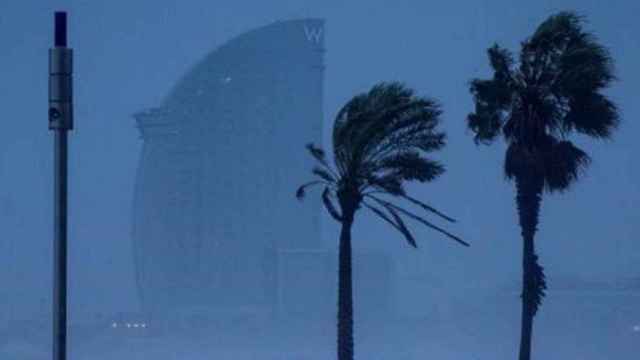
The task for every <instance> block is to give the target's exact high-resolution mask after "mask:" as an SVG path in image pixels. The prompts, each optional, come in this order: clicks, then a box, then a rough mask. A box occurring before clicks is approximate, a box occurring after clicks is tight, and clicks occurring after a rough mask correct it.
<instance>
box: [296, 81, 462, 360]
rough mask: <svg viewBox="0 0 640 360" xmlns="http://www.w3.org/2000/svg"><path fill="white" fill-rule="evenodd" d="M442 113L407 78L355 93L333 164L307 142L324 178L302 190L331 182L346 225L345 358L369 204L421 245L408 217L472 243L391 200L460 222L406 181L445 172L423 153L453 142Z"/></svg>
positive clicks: (341, 337)
mask: <svg viewBox="0 0 640 360" xmlns="http://www.w3.org/2000/svg"><path fill="white" fill-rule="evenodd" d="M441 113H442V111H441V110H440V105H439V104H438V103H436V102H435V101H434V100H431V99H427V98H421V97H417V96H415V95H414V91H413V90H411V89H409V88H407V87H405V86H404V85H402V84H400V83H397V82H393V83H380V84H377V85H375V86H373V88H371V90H369V91H368V92H366V93H362V94H359V95H357V96H355V97H354V98H352V99H351V100H350V101H349V102H347V104H346V105H344V106H343V107H342V109H340V111H339V112H338V114H337V116H336V119H335V123H334V127H333V157H334V166H332V165H330V163H329V161H328V160H327V157H326V155H325V152H324V151H323V150H322V149H320V148H318V147H316V146H314V145H313V144H309V145H307V149H308V150H309V152H310V153H311V155H312V156H313V158H314V159H315V160H316V161H317V163H318V164H317V166H316V167H315V168H314V169H313V174H314V175H316V176H317V179H316V180H315V181H312V182H309V183H306V184H304V185H302V186H301V187H300V188H299V189H298V190H297V192H296V197H297V198H298V199H302V198H303V197H304V195H305V189H306V188H308V187H311V186H317V185H320V186H323V187H324V191H323V192H322V201H323V204H324V206H325V207H326V209H327V211H328V212H329V214H330V215H331V216H332V217H333V218H334V219H335V220H336V221H338V222H339V223H340V224H341V226H342V230H341V232H340V245H339V279H338V282H339V284H338V341H337V346H338V360H352V359H353V291H352V267H351V266H352V264H351V226H352V225H353V221H354V217H355V214H356V212H357V211H358V210H359V209H360V208H361V206H364V207H366V208H367V209H369V210H371V211H372V212H373V213H374V214H375V215H377V216H378V217H380V218H381V219H382V220H384V221H385V222H387V223H389V224H390V225H391V226H392V227H393V228H395V229H396V230H398V231H399V232H400V233H401V234H402V235H403V236H404V238H405V239H406V240H407V241H408V242H409V244H410V245H411V246H413V247H416V245H417V244H416V241H415V238H414V237H413V235H412V233H411V232H410V231H409V229H408V227H407V226H406V225H405V222H404V220H403V217H407V218H410V219H412V220H415V221H418V222H419V223H421V224H423V225H425V226H427V227H429V228H431V229H434V230H436V231H438V232H440V233H442V234H444V235H446V236H447V237H449V238H451V239H453V240H455V241H457V242H459V243H461V244H464V245H466V246H468V244H467V243H466V242H464V241H462V240H461V239H460V238H458V237H457V236H455V235H453V234H450V233H449V232H447V231H445V230H444V229H442V228H440V227H438V226H436V225H434V224H432V223H431V222H429V221H427V220H426V219H424V218H423V217H421V216H419V215H417V214H416V213H415V212H412V211H409V210H406V209H405V208H402V207H400V206H397V205H395V204H394V203H393V202H391V201H390V198H399V199H403V200H406V201H408V202H409V203H411V204H413V205H416V206H418V207H420V208H421V209H422V210H424V211H428V212H430V213H432V214H435V215H437V216H439V217H441V218H443V219H445V220H447V221H450V222H453V221H454V220H453V219H451V218H450V217H448V216H446V215H444V214H443V213H441V212H440V211H438V210H436V209H434V208H433V207H431V206H429V205H427V204H425V203H424V202H422V201H420V200H417V199H415V198H413V197H410V196H409V195H407V194H406V192H405V190H404V187H403V182H405V181H419V182H429V181H432V180H434V179H436V178H437V177H438V176H439V175H441V174H442V173H443V172H444V167H443V166H442V165H441V164H440V163H438V162H436V161H433V160H430V159H427V158H425V157H423V153H427V152H431V151H435V150H439V149H441V148H442V147H443V146H444V145H445V134H444V133H442V132H439V131H437V130H436V126H437V125H438V124H439V122H440V114H441ZM335 200H337V205H338V206H336V205H335Z"/></svg>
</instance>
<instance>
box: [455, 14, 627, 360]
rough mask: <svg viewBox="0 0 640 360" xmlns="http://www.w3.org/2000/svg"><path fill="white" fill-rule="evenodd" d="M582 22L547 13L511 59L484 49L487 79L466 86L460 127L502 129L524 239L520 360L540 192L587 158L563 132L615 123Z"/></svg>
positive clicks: (592, 131) (478, 131) (600, 130)
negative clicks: (467, 110) (469, 104)
mask: <svg viewBox="0 0 640 360" xmlns="http://www.w3.org/2000/svg"><path fill="white" fill-rule="evenodd" d="M582 25H583V18H582V17H580V16H578V15H576V14H574V13H571V12H561V13H558V14H555V15H553V16H551V17H549V18H548V19H547V20H545V21H544V22H543V23H542V24H541V25H540V26H539V27H538V29H537V30H536V31H535V33H534V34H533V36H531V37H530V38H528V39H527V40H525V41H524V42H523V43H522V44H521V50H520V54H519V59H518V62H517V63H516V62H515V61H514V59H513V56H512V55H511V53H510V52H509V51H507V50H505V49H503V48H501V47H499V46H498V45H494V46H493V47H491V48H490V49H489V50H488V55H489V61H490V63H491V67H492V69H493V72H494V74H493V78H492V79H489V80H481V79H474V80H472V81H471V84H470V91H471V93H472V94H473V98H474V102H475V112H473V113H471V114H469V116H468V118H467V121H468V126H469V128H470V129H471V130H472V131H473V132H474V133H475V141H476V143H484V144H489V143H491V142H492V141H493V140H495V139H496V138H497V137H498V136H499V134H502V136H503V137H504V139H505V141H506V143H507V145H508V149H507V152H506V157H505V160H504V171H505V174H506V177H507V179H509V180H513V181H515V185H516V191H517V196H516V204H517V208H518V216H519V222H520V228H521V235H522V239H523V243H524V246H523V259H522V268H523V272H522V283H523V284H522V296H521V297H522V324H521V326H522V329H521V339H520V357H519V359H520V360H529V359H530V357H531V337H532V329H533V318H534V317H535V315H536V313H537V311H538V308H539V307H540V305H541V303H542V299H543V297H544V296H545V290H546V282H545V275H544V272H543V268H542V266H540V264H539V263H538V256H537V254H536V251H535V246H534V236H535V233H536V230H537V226H538V216H539V210H540V203H541V201H542V196H543V194H544V192H545V191H546V192H547V193H553V192H562V191H565V190H567V189H568V188H569V187H570V185H571V184H573V183H574V182H575V181H576V180H578V178H579V177H580V175H581V174H582V173H583V172H584V170H585V169H586V167H587V166H588V164H589V163H590V158H589V156H588V155H587V154H586V153H585V152H584V151H582V150H581V149H579V148H578V147H577V146H576V145H574V144H573V143H572V142H571V141H569V136H570V135H572V134H573V133H576V132H577V133H581V134H584V135H587V136H590V137H594V138H597V139H608V138H610V137H611V133H612V131H613V130H614V129H615V128H616V126H617V124H618V111H617V108H616V106H615V105H614V104H613V103H612V102H611V101H610V100H609V99H608V98H607V97H605V96H604V95H603V94H602V93H601V90H603V89H605V88H606V87H607V86H608V85H609V84H610V83H611V82H612V81H613V80H614V75H613V60H612V59H611V57H610V55H609V52H608V50H607V49H606V48H605V47H603V46H602V45H600V44H599V43H598V42H597V39H596V38H595V37H594V35H592V34H590V33H588V32H585V31H584V30H583V27H582Z"/></svg>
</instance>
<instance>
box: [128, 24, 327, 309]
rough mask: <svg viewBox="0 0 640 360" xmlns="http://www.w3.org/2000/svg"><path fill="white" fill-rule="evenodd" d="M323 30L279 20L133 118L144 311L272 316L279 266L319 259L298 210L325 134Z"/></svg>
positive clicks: (314, 215)
mask: <svg viewBox="0 0 640 360" xmlns="http://www.w3.org/2000/svg"><path fill="white" fill-rule="evenodd" d="M323 58H324V22H323V20H321V19H300V20H290V21H279V22H275V23H273V24H270V25H267V26H264V27H261V28H258V29H255V30H252V31H249V32H246V33H244V34H242V35H240V36H237V37H236V38H234V39H232V40H231V41H229V42H227V43H226V44H224V45H222V46H221V47H219V48H217V49H216V50H214V51H213V52H211V53H209V54H208V55H206V56H205V57H204V59H202V60H201V61H200V62H199V63H198V64H196V65H195V66H194V67H193V68H192V69H191V70H190V71H189V72H188V73H187V74H186V75H184V77H183V78H182V79H181V80H179V81H178V83H177V84H176V85H175V87H174V88H173V89H172V90H171V91H170V92H169V94H168V96H167V97H166V98H165V99H164V100H163V102H162V103H161V104H159V105H158V106H156V107H153V108H150V109H147V110H145V111H142V112H139V113H137V114H135V115H134V117H135V120H136V123H137V126H138V128H139V131H140V134H141V138H142V141H143V147H142V153H141V157H140V160H139V168H138V172H137V175H136V176H137V178H136V185H135V195H134V215H133V216H134V219H133V233H132V237H133V247H134V248H133V252H134V261H135V269H136V283H137V287H138V291H139V294H140V299H141V304H142V307H143V309H144V310H145V311H148V312H154V313H157V312H165V311H168V310H171V309H176V308H181V307H189V306H220V307H238V306H241V307H242V306H245V307H262V306H264V307H270V306H273V305H274V304H276V303H277V299H276V297H277V293H278V292H277V291H276V289H277V284H276V283H277V278H278V276H277V268H278V266H277V256H278V253H280V252H282V251H283V250H291V249H317V248H319V247H321V244H320V239H321V237H320V228H319V225H320V224H319V216H320V204H319V202H318V200H317V199H315V198H309V199H308V200H307V201H305V202H302V203H300V202H297V201H296V200H295V197H294V192H295V189H296V187H297V186H298V185H299V184H301V183H302V182H303V181H305V180H307V179H308V178H309V175H310V167H311V166H312V161H310V158H309V156H308V154H307V152H306V151H305V149H304V146H305V144H307V143H309V142H315V143H320V142H321V132H322V103H323V71H324V64H323Z"/></svg>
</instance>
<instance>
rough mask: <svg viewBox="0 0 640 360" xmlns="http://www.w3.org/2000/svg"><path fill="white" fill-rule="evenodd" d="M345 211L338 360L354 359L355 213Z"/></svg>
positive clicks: (340, 266) (341, 253)
mask: <svg viewBox="0 0 640 360" xmlns="http://www.w3.org/2000/svg"><path fill="white" fill-rule="evenodd" d="M354 212H355V211H346V212H343V220H342V230H341V231H340V250H339V251H340V254H339V269H338V272H339V273H338V360H353V271H352V256H351V255H352V253H351V226H352V225H353V213H354Z"/></svg>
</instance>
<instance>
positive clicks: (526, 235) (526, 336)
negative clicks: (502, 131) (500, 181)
mask: <svg viewBox="0 0 640 360" xmlns="http://www.w3.org/2000/svg"><path fill="white" fill-rule="evenodd" d="M516 187H517V191H518V194H517V198H516V202H517V206H518V215H519V220H520V228H521V234H522V240H523V247H522V319H521V330H520V356H519V360H530V359H531V343H532V336H533V318H534V316H535V314H536V312H537V310H538V305H539V304H540V302H541V300H542V296H543V291H544V275H542V268H541V267H540V266H539V265H538V262H537V255H536V253H535V244H534V237H535V233H536V230H537V226H538V218H539V213H540V203H541V200H542V189H543V184H542V181H540V180H538V179H536V177H535V176H531V175H525V176H522V177H519V178H518V179H517V180H516Z"/></svg>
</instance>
